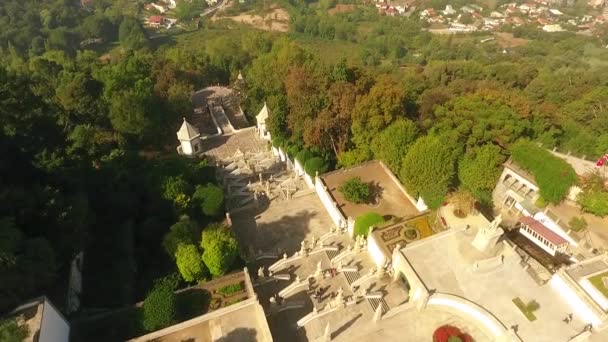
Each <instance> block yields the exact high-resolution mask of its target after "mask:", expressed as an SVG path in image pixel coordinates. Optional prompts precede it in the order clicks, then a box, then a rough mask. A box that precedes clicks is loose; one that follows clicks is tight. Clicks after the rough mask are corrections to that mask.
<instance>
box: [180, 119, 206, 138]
mask: <svg viewBox="0 0 608 342" xmlns="http://www.w3.org/2000/svg"><path fill="white" fill-rule="evenodd" d="M200 135H201V134H200V132H199V131H198V129H197V128H196V127H194V126H192V125H191V124H190V123H189V122H188V121H186V118H184V122H183V123H182V126H181V127H180V128H179V131H177V139H178V140H188V141H189V140H192V139H194V138H196V137H199V136H200Z"/></svg>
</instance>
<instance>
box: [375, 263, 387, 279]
mask: <svg viewBox="0 0 608 342" xmlns="http://www.w3.org/2000/svg"><path fill="white" fill-rule="evenodd" d="M384 273H385V269H384V267H383V266H381V267H379V268H378V272H377V273H376V276H377V277H378V279H382V277H384Z"/></svg>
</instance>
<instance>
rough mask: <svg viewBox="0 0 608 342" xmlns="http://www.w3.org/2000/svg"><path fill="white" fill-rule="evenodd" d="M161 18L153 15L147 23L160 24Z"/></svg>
mask: <svg viewBox="0 0 608 342" xmlns="http://www.w3.org/2000/svg"><path fill="white" fill-rule="evenodd" d="M163 19H164V18H163V16H162V15H153V16H151V17H149V18H148V21H149V22H151V23H156V24H160V23H162V22H163Z"/></svg>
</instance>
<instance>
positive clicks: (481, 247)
mask: <svg viewBox="0 0 608 342" xmlns="http://www.w3.org/2000/svg"><path fill="white" fill-rule="evenodd" d="M501 221H502V217H501V216H500V215H498V216H497V217H496V218H495V219H494V221H492V223H490V225H489V226H488V227H484V228H479V230H478V231H477V235H475V238H474V239H473V242H472V243H471V244H472V245H473V247H475V248H476V249H477V250H478V251H480V252H484V251H486V250H487V249H488V248H492V247H494V246H496V243H497V242H498V239H500V237H501V236H502V234H503V233H504V231H503V230H502V228H500V227H499V226H498V225H499V224H500V222H501Z"/></svg>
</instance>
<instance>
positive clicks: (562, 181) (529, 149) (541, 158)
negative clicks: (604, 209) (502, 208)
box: [510, 140, 577, 203]
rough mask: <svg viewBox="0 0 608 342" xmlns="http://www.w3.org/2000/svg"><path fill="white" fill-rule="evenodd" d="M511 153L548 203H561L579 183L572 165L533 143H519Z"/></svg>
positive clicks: (525, 141) (511, 149)
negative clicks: (529, 174) (533, 180)
mask: <svg viewBox="0 0 608 342" xmlns="http://www.w3.org/2000/svg"><path fill="white" fill-rule="evenodd" d="M510 152H511V158H512V159H513V161H514V162H515V163H517V165H519V166H521V167H522V168H524V169H525V170H527V171H528V172H530V173H531V174H532V176H534V179H535V180H536V183H537V184H538V187H539V188H540V196H541V197H542V198H543V199H544V200H546V201H547V202H550V203H560V202H561V201H562V200H563V199H564V198H566V196H567V195H568V191H569V190H570V187H572V186H573V185H574V184H575V183H576V181H577V176H576V173H575V172H574V169H572V166H570V164H568V163H567V162H565V161H564V160H562V159H560V158H558V157H556V156H554V155H553V154H551V152H549V151H547V150H546V149H544V148H542V147H539V146H537V145H536V144H534V143H533V142H531V141H527V140H520V141H518V142H517V143H515V144H513V146H511V148H510Z"/></svg>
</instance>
